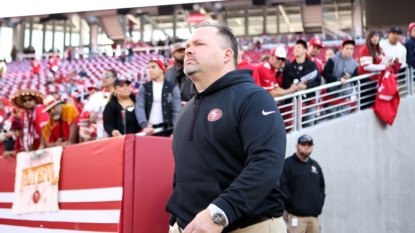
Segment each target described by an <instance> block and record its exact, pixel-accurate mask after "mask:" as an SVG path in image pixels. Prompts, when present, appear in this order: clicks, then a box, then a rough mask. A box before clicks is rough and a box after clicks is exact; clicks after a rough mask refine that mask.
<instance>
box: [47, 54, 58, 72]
mask: <svg viewBox="0 0 415 233" xmlns="http://www.w3.org/2000/svg"><path fill="white" fill-rule="evenodd" d="M54 66H59V58H58V57H51V58H49V69H52V68H53V67H54Z"/></svg>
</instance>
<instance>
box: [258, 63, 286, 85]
mask: <svg viewBox="0 0 415 233" xmlns="http://www.w3.org/2000/svg"><path fill="white" fill-rule="evenodd" d="M253 77H254V80H255V83H256V84H258V85H259V86H261V87H263V88H264V89H265V90H267V91H270V90H273V89H274V88H276V87H281V86H282V77H278V78H277V72H276V70H275V69H274V68H272V67H271V65H270V64H269V62H268V61H264V62H262V63H260V64H259V65H257V66H256V67H255V69H254V74H253Z"/></svg>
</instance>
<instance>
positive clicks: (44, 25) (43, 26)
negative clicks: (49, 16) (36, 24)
mask: <svg viewBox="0 0 415 233" xmlns="http://www.w3.org/2000/svg"><path fill="white" fill-rule="evenodd" d="M46 26H47V24H46V22H43V24H42V53H44V52H45V51H46V48H45V47H46V45H45V44H46Z"/></svg>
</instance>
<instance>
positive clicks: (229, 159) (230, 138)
mask: <svg viewBox="0 0 415 233" xmlns="http://www.w3.org/2000/svg"><path fill="white" fill-rule="evenodd" d="M237 46H238V44H237V41H236V38H235V36H234V35H233V33H232V31H231V30H230V29H229V28H228V27H226V26H222V25H219V24H213V23H202V24H200V25H198V26H197V27H196V30H195V31H194V33H193V34H192V35H191V37H190V38H189V40H188V42H187V44H186V52H185V54H186V55H185V62H184V71H185V72H186V74H187V75H188V76H189V77H190V78H191V79H192V81H193V83H194V87H195V91H196V95H195V96H194V97H193V99H191V100H190V101H189V102H188V103H187V104H186V105H185V106H184V107H183V109H182V111H181V112H180V114H179V117H178V119H177V124H176V127H175V130H174V134H173V136H174V137H173V153H174V159H175V176H174V177H175V180H174V183H173V185H174V191H173V194H172V196H171V197H170V200H169V201H168V203H167V206H166V210H167V211H168V212H169V213H171V214H173V215H174V216H175V217H177V222H176V224H175V225H174V226H172V228H171V231H172V232H173V233H178V232H184V233H195V232H213V233H219V232H233V233H240V232H242V231H243V232H246V233H251V232H252V233H257V232H272V233H280V232H284V233H285V232H286V228H285V225H284V221H283V220H282V218H281V216H282V213H283V200H284V195H283V194H282V192H281V191H280V190H279V183H278V180H279V177H280V175H281V172H282V169H283V162H284V157H285V156H284V153H285V147H286V135H285V127H284V123H283V120H282V117H281V115H280V113H279V111H278V108H277V105H276V103H275V101H274V100H273V98H272V97H271V96H270V95H269V94H268V93H267V92H266V91H265V90H264V89H263V88H260V87H258V86H256V85H255V84H254V82H253V79H252V77H251V72H250V71H246V70H236V63H237V62H236V60H237V53H238V47H237ZM182 229H184V230H182Z"/></svg>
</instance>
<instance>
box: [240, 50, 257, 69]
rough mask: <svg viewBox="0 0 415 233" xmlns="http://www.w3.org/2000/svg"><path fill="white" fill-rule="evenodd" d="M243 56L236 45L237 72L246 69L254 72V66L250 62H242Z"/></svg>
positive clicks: (242, 52) (242, 51)
mask: <svg viewBox="0 0 415 233" xmlns="http://www.w3.org/2000/svg"><path fill="white" fill-rule="evenodd" d="M243 55H244V50H243V49H242V46H241V45H238V70H242V69H246V70H252V71H254V69H255V66H253V65H252V64H251V63H250V62H248V61H246V60H243V58H242V57H243Z"/></svg>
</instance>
